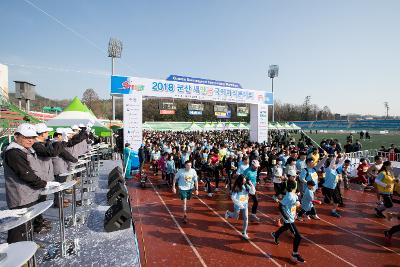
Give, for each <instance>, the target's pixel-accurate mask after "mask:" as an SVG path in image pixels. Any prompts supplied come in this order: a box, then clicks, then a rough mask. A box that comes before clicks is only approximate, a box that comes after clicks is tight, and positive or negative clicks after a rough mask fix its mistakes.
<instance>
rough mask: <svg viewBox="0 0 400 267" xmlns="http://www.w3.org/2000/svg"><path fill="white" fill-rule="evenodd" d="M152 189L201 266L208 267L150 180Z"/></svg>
mask: <svg viewBox="0 0 400 267" xmlns="http://www.w3.org/2000/svg"><path fill="white" fill-rule="evenodd" d="M148 180H149V182H150V184H151V187H152V188H153V190H154V192H156V194H157V196H158V198H159V199H160V200H161V203H162V204H163V205H164V207H165V209H166V210H167V211H168V213H169V216H171V219H172V220H173V221H174V223H175V224H176V226H177V227H178V229H179V231H180V232H181V234H182V235H183V237H184V238H185V239H186V242H187V243H188V244H189V246H190V247H191V249H192V250H193V252H194V254H196V256H197V258H198V259H199V261H200V263H201V265H203V266H205V267H207V264H206V263H205V262H204V260H203V258H202V257H201V256H200V253H199V252H198V251H197V249H196V247H195V246H194V245H193V243H192V241H190V239H189V238H188V236H187V235H186V233H185V231H183V229H182V227H181V226H180V225H179V223H178V221H177V220H176V219H175V216H174V215H173V214H172V212H171V210H170V209H169V208H168V207H167V204H165V202H164V199H163V198H162V197H161V195H160V194H159V193H158V191H157V189H155V187H154V185H153V183H152V182H151V181H150V179H148Z"/></svg>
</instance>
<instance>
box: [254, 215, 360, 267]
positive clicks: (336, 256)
mask: <svg viewBox="0 0 400 267" xmlns="http://www.w3.org/2000/svg"><path fill="white" fill-rule="evenodd" d="M257 212H258V213H260V214H262V215H264V216H265V217H266V218H268V219H270V220H271V221H272V222H274V220H273V219H272V218H271V217H270V216H269V215H267V214H265V213H264V212H261V211H260V210H258V211H257ZM302 237H303V238H304V239H305V240H307V241H308V242H310V243H312V244H314V245H316V246H317V247H319V248H320V249H322V250H323V251H325V252H327V253H329V254H331V255H332V256H334V257H335V258H338V259H339V260H341V261H343V262H345V263H347V264H348V265H350V266H352V267H357V265H354V264H353V263H351V262H348V261H347V260H345V259H343V258H342V257H340V256H339V255H337V254H335V253H333V252H331V251H329V250H327V249H326V248H324V247H323V246H321V245H319V244H317V243H315V242H314V241H312V240H310V239H308V238H307V237H305V236H304V235H302Z"/></svg>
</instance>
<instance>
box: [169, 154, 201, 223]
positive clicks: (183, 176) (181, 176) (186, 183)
mask: <svg viewBox="0 0 400 267" xmlns="http://www.w3.org/2000/svg"><path fill="white" fill-rule="evenodd" d="M177 181H178V187H179V196H180V198H181V200H183V222H184V223H187V214H186V202H187V200H189V199H190V198H191V197H192V189H193V187H195V188H196V191H195V195H196V196H197V195H198V194H199V184H198V181H197V173H196V170H194V169H192V162H190V161H189V160H188V161H186V162H185V168H184V169H180V170H179V171H178V172H177V173H176V175H175V178H174V182H173V184H172V192H173V193H174V194H176V188H175V184H176V182H177Z"/></svg>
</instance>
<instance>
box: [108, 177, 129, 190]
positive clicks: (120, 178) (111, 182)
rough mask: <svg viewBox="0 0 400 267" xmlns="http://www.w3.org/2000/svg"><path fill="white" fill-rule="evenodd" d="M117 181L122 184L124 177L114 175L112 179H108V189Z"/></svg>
mask: <svg viewBox="0 0 400 267" xmlns="http://www.w3.org/2000/svg"><path fill="white" fill-rule="evenodd" d="M117 183H121V184H124V183H125V179H124V178H123V177H122V176H121V175H118V176H114V177H113V179H111V180H108V189H111V188H113V187H114V186H115V185H116V184H117Z"/></svg>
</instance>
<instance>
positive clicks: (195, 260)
mask: <svg viewBox="0 0 400 267" xmlns="http://www.w3.org/2000/svg"><path fill="white" fill-rule="evenodd" d="M149 178H150V182H148V184H147V186H146V188H141V187H140V185H139V183H138V181H135V180H132V181H129V182H128V189H129V192H130V195H131V201H132V202H131V205H132V209H133V214H134V217H135V219H136V223H135V228H136V233H137V239H138V242H139V249H140V259H141V264H142V265H143V266H230V267H233V266H285V265H293V264H295V263H294V262H293V261H292V260H291V257H290V254H291V251H292V242H293V237H292V235H291V234H290V233H284V234H283V235H282V236H281V238H280V245H279V246H277V245H275V244H274V243H273V242H272V238H271V235H270V233H271V232H272V231H276V230H277V228H278V227H277V226H276V225H275V224H274V219H275V218H276V217H277V216H278V210H277V204H276V203H275V202H273V201H272V200H271V196H272V191H273V188H272V184H266V185H264V184H262V185H261V186H258V190H259V191H258V196H259V212H258V216H259V217H260V218H261V221H260V223H250V224H249V228H248V233H249V236H250V238H251V240H250V241H245V240H243V239H242V238H241V236H240V232H241V229H242V221H241V220H240V219H239V220H234V219H228V220H225V218H224V214H225V211H226V210H227V209H230V210H232V208H233V205H232V201H231V200H230V199H229V198H228V196H227V194H226V192H225V189H222V190H221V191H219V192H218V193H216V194H215V195H214V196H213V197H212V198H209V197H207V196H206V193H205V192H204V190H203V189H204V186H203V185H202V184H200V185H199V187H200V194H199V197H194V198H193V199H192V200H190V201H189V206H188V211H189V213H188V219H189V223H188V224H184V223H183V222H182V213H183V211H182V203H181V200H179V199H178V196H177V195H174V194H173V193H172V192H171V191H170V189H169V188H167V187H166V185H164V181H162V180H161V178H160V176H158V177H154V176H151V175H150V176H149ZM221 185H222V187H224V185H225V184H224V183H221ZM319 197H320V198H321V196H319ZM344 197H345V204H346V207H345V208H343V210H341V211H340V212H341V214H342V218H339V219H338V218H334V217H331V216H330V215H329V212H330V207H329V206H327V205H318V206H317V207H316V209H317V212H318V214H319V216H320V217H321V220H320V221H316V220H305V221H304V222H296V225H297V227H298V229H299V231H300V233H301V234H302V236H303V240H302V243H301V245H300V249H299V252H300V254H301V255H302V256H303V257H304V258H305V260H306V261H307V262H306V265H307V266H323V265H329V266H346V265H347V266H348V265H349V266H363V267H364V266H399V264H400V236H399V235H397V236H393V238H392V245H388V244H386V243H385V241H384V236H383V231H384V230H386V229H388V228H390V227H391V226H393V225H396V224H399V221H398V220H397V219H393V221H390V222H389V221H387V220H386V219H377V218H376V217H375V216H374V207H375V201H376V197H375V196H374V195H373V194H370V193H364V192H361V191H354V190H347V191H345V192H344ZM250 205H251V203H250Z"/></svg>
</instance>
